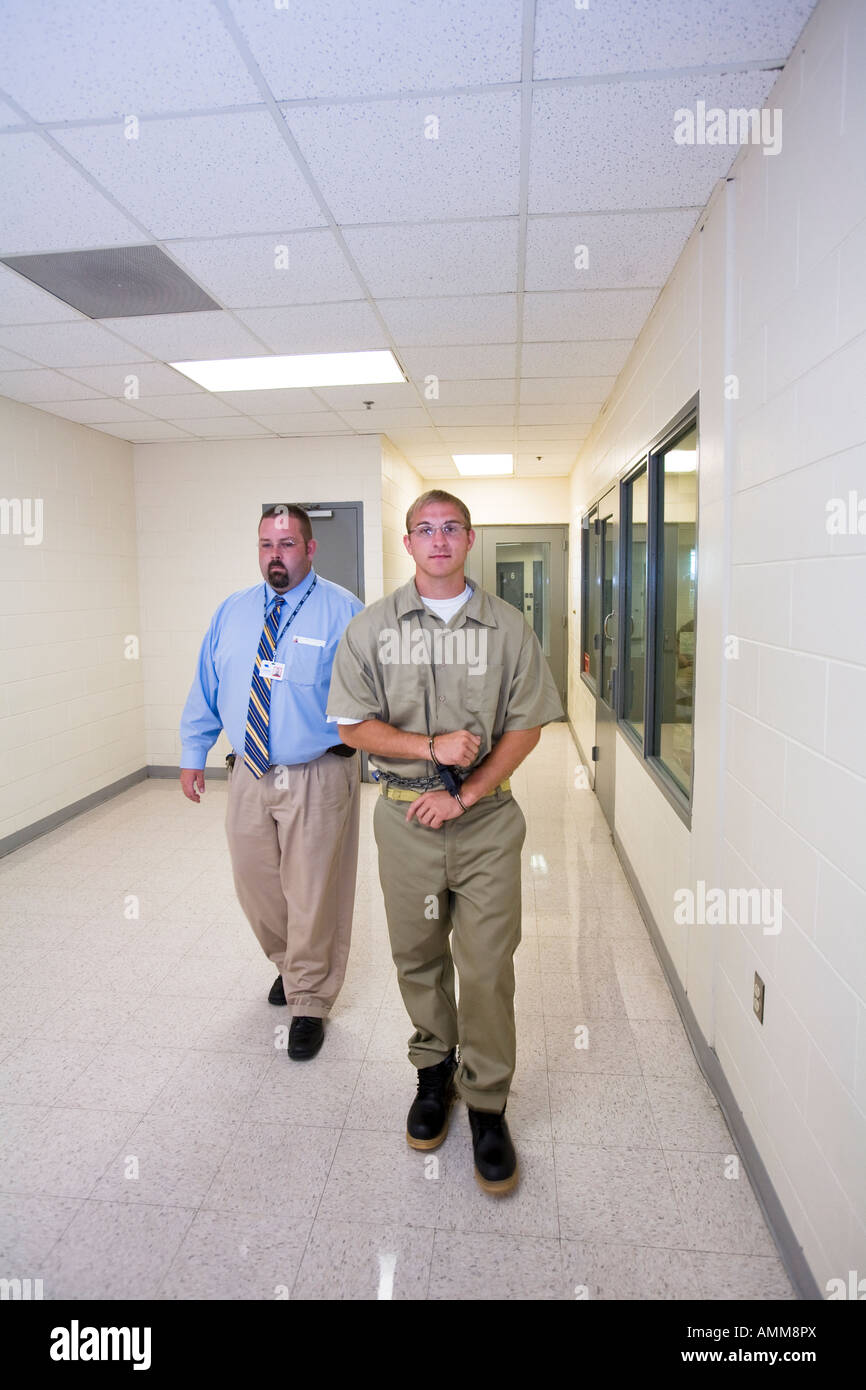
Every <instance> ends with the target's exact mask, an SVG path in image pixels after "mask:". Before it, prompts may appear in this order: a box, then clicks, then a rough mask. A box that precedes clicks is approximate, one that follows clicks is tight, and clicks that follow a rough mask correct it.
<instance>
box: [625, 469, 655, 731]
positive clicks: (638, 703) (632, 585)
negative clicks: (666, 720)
mask: <svg viewBox="0 0 866 1390" xmlns="http://www.w3.org/2000/svg"><path fill="white" fill-rule="evenodd" d="M626 507H627V512H626V515H627V517H628V533H627V536H626V593H625V611H626V613H627V614H628V621H627V622H626V630H625V694H624V697H623V698H624V706H623V718H624V719H626V720H627V721H628V722H629V724H631V725H632V727H633V728H634V729H635V730H636V732H637V733H638V734H639V735H640V737H641V739H643V723H644V672H645V670H646V576H647V522H648V519H649V488H648V485H647V473H646V469H644V471H643V472H642V473H640V474H638V476H637V477H636V478H634V479H633V480H632V481H631V482H630V483H627V484H626Z"/></svg>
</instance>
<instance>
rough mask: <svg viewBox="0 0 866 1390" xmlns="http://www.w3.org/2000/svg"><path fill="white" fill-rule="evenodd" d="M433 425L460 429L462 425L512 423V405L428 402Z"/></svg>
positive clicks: (513, 410)
mask: <svg viewBox="0 0 866 1390" xmlns="http://www.w3.org/2000/svg"><path fill="white" fill-rule="evenodd" d="M430 414H431V416H432V418H433V423H434V425H437V426H438V427H439V428H445V429H460V428H461V427H462V426H463V425H500V426H505V425H509V426H512V427H513V425H514V415H515V407H514V406H513V405H443V404H442V403H441V402H440V403H439V404H438V405H437V404H436V403H435V402H434V401H431V402H430Z"/></svg>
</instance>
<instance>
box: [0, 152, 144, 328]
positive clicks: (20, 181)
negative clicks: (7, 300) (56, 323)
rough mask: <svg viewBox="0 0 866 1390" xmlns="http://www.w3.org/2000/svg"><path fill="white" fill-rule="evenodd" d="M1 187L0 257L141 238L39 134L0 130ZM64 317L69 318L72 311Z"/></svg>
mask: <svg viewBox="0 0 866 1390" xmlns="http://www.w3.org/2000/svg"><path fill="white" fill-rule="evenodd" d="M114 139H117V132H116V130H115V132H114ZM124 143H125V142H124ZM0 187H2V188H3V219H2V224H0V225H2V231H0V236H2V241H0V255H2V256H15V255H24V254H25V253H26V254H27V255H33V254H35V253H36V252H39V251H63V250H66V249H67V248H74V249H75V250H82V249H83V248H86V247H91V246H120V245H132V244H133V243H135V242H139V241H141V229H140V228H139V227H137V226H136V225H135V223H134V222H130V221H129V219H128V218H126V217H124V215H123V213H122V212H119V211H118V210H117V208H116V207H114V205H113V204H112V203H110V202H109V201H108V199H107V198H104V197H103V196H102V194H101V193H99V192H98V191H97V190H96V189H95V188H93V187H92V185H91V184H90V183H88V181H87V179H85V178H83V177H82V176H81V174H79V173H78V171H77V170H76V169H73V168H72V166H71V165H70V164H68V163H67V161H66V160H65V159H64V158H63V156H62V155H61V154H59V153H58V152H57V151H56V150H53V149H52V148H51V147H50V146H49V145H48V144H47V143H46V142H45V141H44V140H43V139H42V138H41V136H39V135H34V134H31V133H30V132H29V131H27V132H24V133H21V134H16V135H0ZM60 209H62V211H63V215H62V216H60V215H59V211H60ZM66 317H67V318H69V317H71V311H69V313H67V315H66Z"/></svg>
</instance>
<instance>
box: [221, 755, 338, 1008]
mask: <svg viewBox="0 0 866 1390" xmlns="http://www.w3.org/2000/svg"><path fill="white" fill-rule="evenodd" d="M282 784H285V785H282ZM359 809H360V793H359V769H358V758H357V756H355V757H354V758H339V757H337V756H336V755H335V754H333V753H323V754H322V756H321V757H320V758H316V759H314V761H313V762H309V763H294V764H290V765H289V766H288V767H282V768H271V769H270V771H269V772H267V773H266V774H265V776H264V777H262V778H261V779H258V780H257V779H256V778H255V777H254V776H253V775H252V773H251V772H250V770H249V768H248V767H247V766H246V764H245V763H244V761H243V758H242V756H241V755H238V758H237V761H236V763H235V765H234V769H233V770H232V771H230V772H229V796H228V810H227V813H226V835H227V837H228V842H229V851H230V853H231V859H232V869H233V871H234V880H235V889H236V890H237V895H238V901H239V903H240V905H241V907H242V908H243V910H244V912H245V913H246V916H247V919H248V921H249V923H250V926H251V927H252V929H253V931H254V932H255V934H256V936H257V937H258V939H259V942H260V944H261V948H262V950H263V951H264V953H265V955H266V956H267V958H268V960H270V961H271V962H272V963H273V964H274V965H275V966H276V968H277V970H278V971H279V973H280V974H281V975H282V978H283V988H284V989H285V992H286V1003H287V1004H288V1005H289V1008H290V1009H291V1012H292V1014H293V1016H294V1017H298V1016H299V1015H301V1016H306V1017H310V1018H326V1017H327V1015H328V1014H329V1013H330V1010H331V1006H332V1004H333V1003H334V1000H335V999H336V997H337V995H338V994H339V992H340V988H341V986H342V983H343V978H344V976H345V973H346V962H347V960H348V957H349V942H350V939H351V934H352V911H353V908H354V904H355V873H356V870H357V866H358V819H359Z"/></svg>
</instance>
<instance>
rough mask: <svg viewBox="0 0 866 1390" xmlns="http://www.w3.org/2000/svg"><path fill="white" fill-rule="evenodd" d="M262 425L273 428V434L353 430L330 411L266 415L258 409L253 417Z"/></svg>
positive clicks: (343, 432) (337, 432) (344, 431)
mask: <svg viewBox="0 0 866 1390" xmlns="http://www.w3.org/2000/svg"><path fill="white" fill-rule="evenodd" d="M253 418H254V419H255V420H257V421H258V422H259V424H261V425H264V426H265V428H266V429H269V430H273V431H274V434H282V435H288V434H292V435H294V434H297V435H305V434H352V433H353V431H352V430H351V429H350V428H349V426H348V425H347V424H345V422H344V421H343V420H342V419H341V418H340V416H339V415H335V414H334V413H333V412H332V411H322V412H320V413H319V414H317V415H279V414H276V415H266V414H265V413H264V411H259V412H257V414H256V415H255V416H254V417H253Z"/></svg>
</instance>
